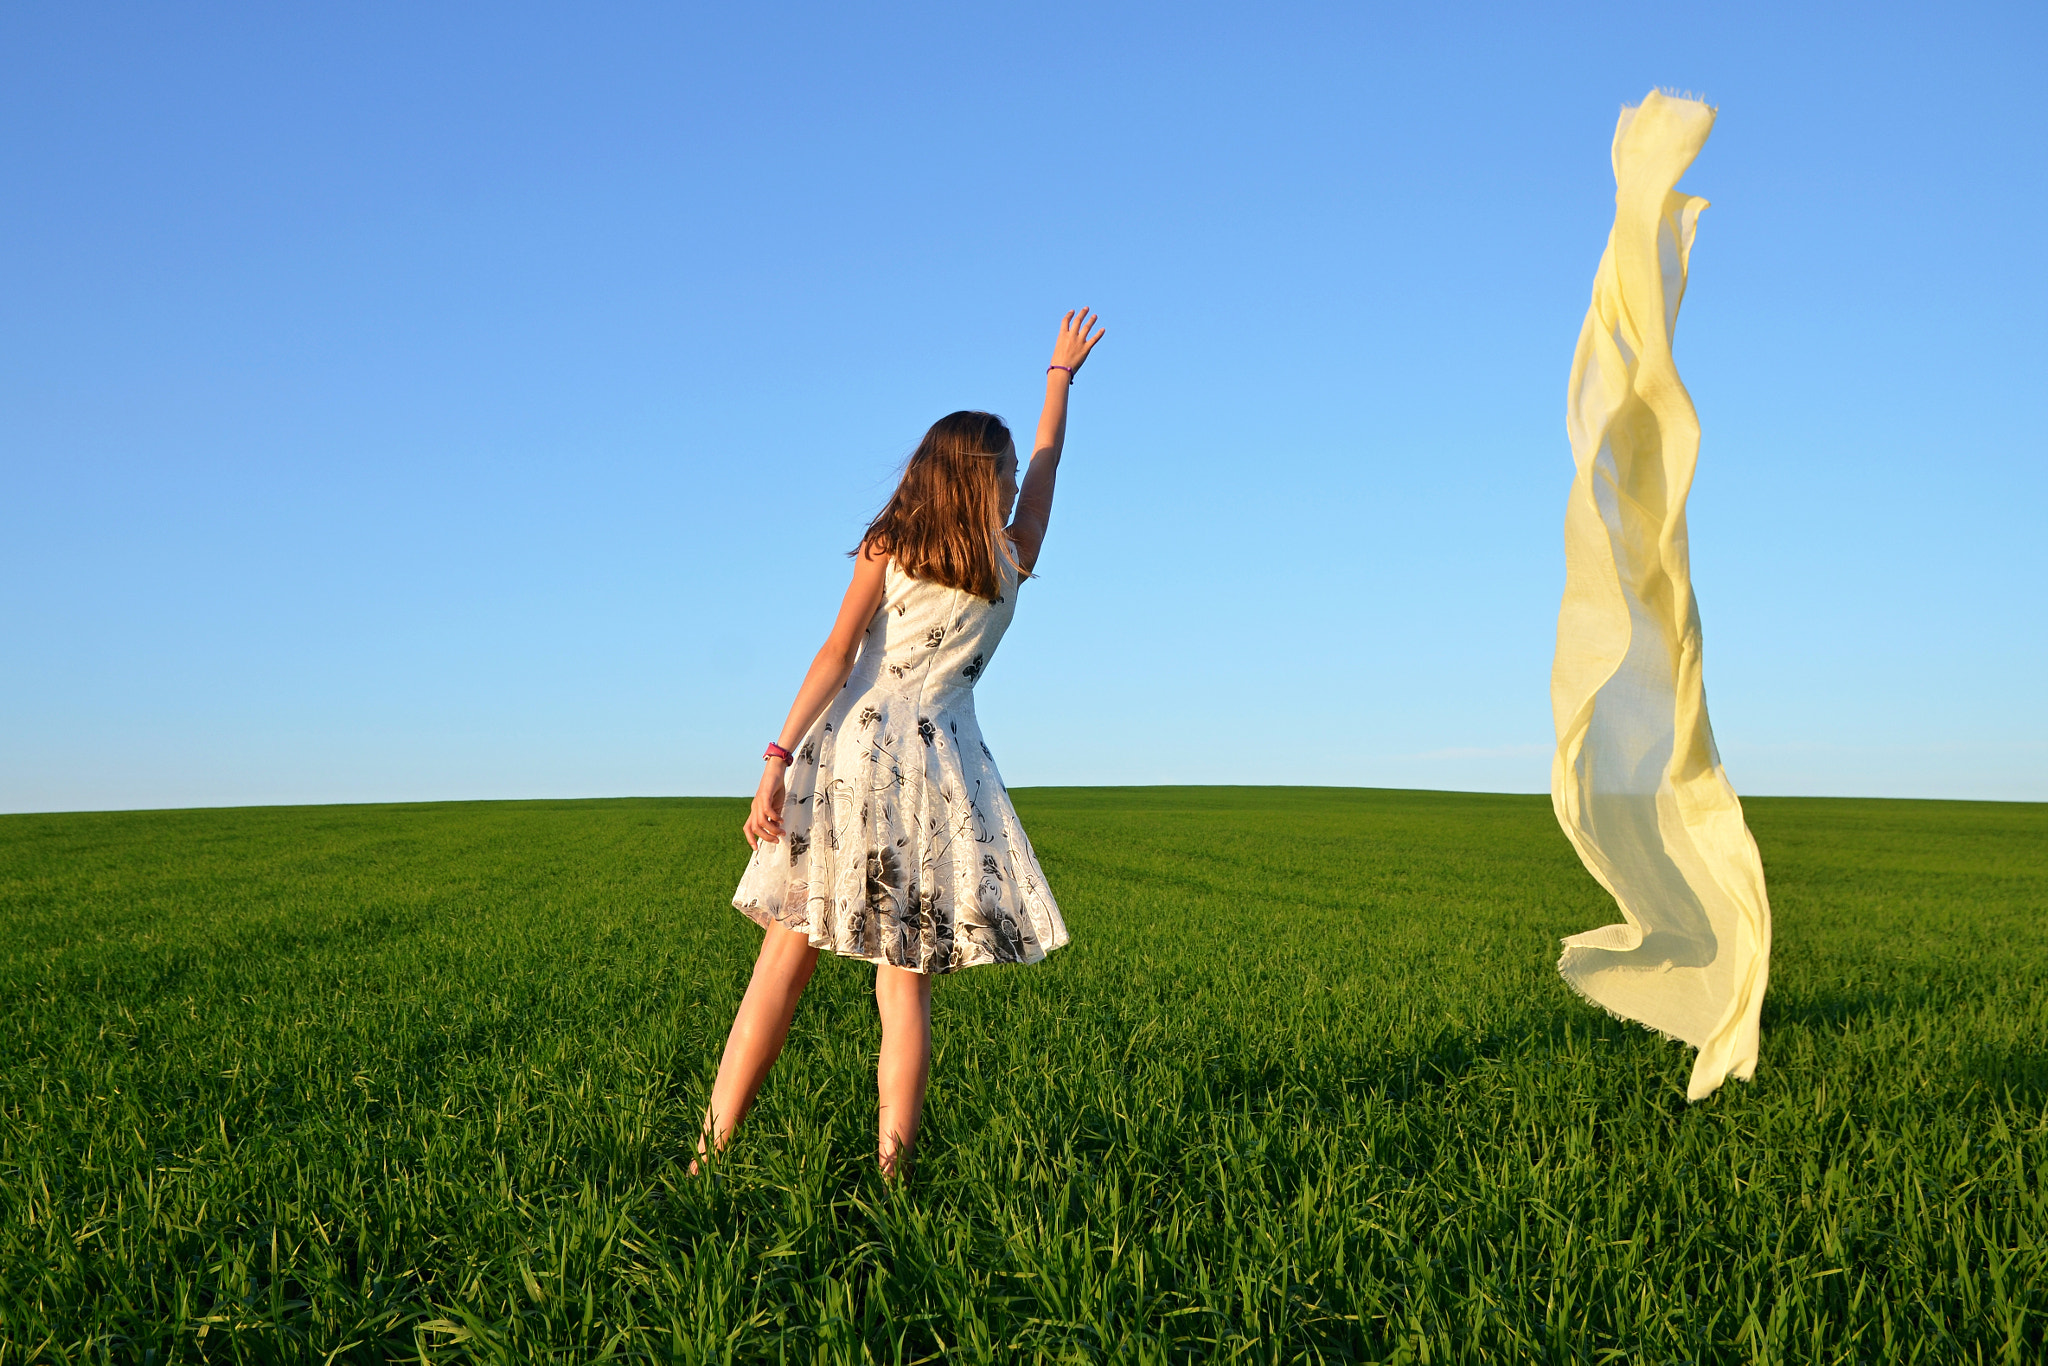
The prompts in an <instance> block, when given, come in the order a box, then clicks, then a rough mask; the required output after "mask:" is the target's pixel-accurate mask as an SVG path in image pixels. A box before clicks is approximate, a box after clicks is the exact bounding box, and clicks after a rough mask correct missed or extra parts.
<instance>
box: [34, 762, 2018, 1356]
mask: <svg viewBox="0 0 2048 1366" xmlns="http://www.w3.org/2000/svg"><path fill="white" fill-rule="evenodd" d="M1015 795H1016V799H1017V805H1018V808H1019V809H1020V811H1021V812H1022V814H1023V817H1024V819H1025V822H1026V823H1027V825H1028V826H1029V827H1030V829H1031V831H1032V833H1033V836H1034V839H1035V840H1036V842H1037V844H1038V848H1039V853H1040V856H1041V859H1042V861H1043V863H1044V866H1045V868H1046V871H1047V873H1048V875H1049V876H1050V878H1051V879H1052V881H1053V885H1054V888H1055V890H1056V891H1057V892H1058V894H1059V896H1060V900H1061V903H1062V905H1063V907H1064V908H1065V911H1066V914H1067V918H1068V922H1069V924H1070V926H1071V928H1072V930H1073V933H1074V943H1073V945H1072V946H1071V947H1069V948H1067V949H1064V950H1061V951H1060V952H1059V953H1057V954H1055V955H1054V956H1053V957H1052V958H1051V959H1050V960H1049V961H1048V962H1047V963H1045V964H1043V965H1041V966H1038V967H1034V968H1028V969H1017V968H983V969H977V970H974V971H971V972H968V973H965V974H963V975H961V976H958V977H954V978H947V979H942V980H941V981H940V982H939V984H938V987H937V990H936V992H935V993H934V1007H933V1018H934V1032H935V1037H936V1044H937V1055H938V1056H937V1065H936V1071H935V1077H934V1081H933V1084H932V1090H931V1098H930V1102H929V1105H928V1107H927V1111H926V1130H925V1134H926V1139H925V1143H924V1147H923V1151H922V1154H921V1162H920V1166H919V1169H918V1172H917V1175H916V1177H915V1179H914V1181H913V1182H912V1183H911V1184H910V1185H909V1186H908V1187H907V1188H904V1189H892V1188H889V1187H886V1186H884V1185H883V1184H882V1183H881V1182H880V1181H879V1179H878V1178H877V1177H876V1176H875V1175H874V1173H873V1172H872V1170H871V1166H872V1151H873V1147H872V1145H873V1122H874V1090H873V1088H874V1080H873V1075H872V1067H873V1060H874V1054H875V1049H876V1044H877V1034H878V1029H877V1024H876V1019H875V1011H874V1005H873V997H872V995H871V982H872V977H873V971H872V969H870V968H868V967H866V966H864V965H860V964H856V963H848V962H839V961H832V962H827V963H825V964H823V965H821V967H820V969H819V972H818V976H817V979H816V981H815V983H814V985H813V986H812V988H811V991H810V994H809V996H808V997H807V998H806V1001H805V1003H804V1007H803V1010H802V1011H801V1012H800V1013H799V1015H798V1019H797V1025H796V1029H795V1032H794V1033H793V1034H792V1036H791V1041H790V1046H789V1050H788V1052H787V1053H786V1054H785V1055H784V1058H783V1061H782V1063H781V1065H780V1067H779V1069H778V1071H777V1072H776V1074H775V1076H774V1077H773V1078H771V1080H770V1082H769V1084H768V1089H767V1091H766V1092H765V1093H764V1095H763V1098H762V1103H761V1105H760V1106H759V1107H758V1108H757V1109H756V1111H755V1113H754V1115H753V1116H752V1117H751V1118H750V1119H749V1121H748V1123H747V1125H746V1127H745V1128H744V1129H743V1130H742V1132H741V1136H740V1138H739V1140H738V1142H737V1143H736V1144H735V1146H734V1148H733V1150H732V1152H731V1154H730V1155H729V1158H728V1160H727V1161H726V1162H725V1163H724V1166H723V1171H722V1175H721V1177H720V1178H719V1179H718V1180H716V1181H712V1180H705V1179H691V1178H688V1177H686V1176H684V1175H683V1170H682V1167H681V1162H682V1160H683V1159H684V1157H685V1154H686V1152H687V1150H688V1149H689V1147H690V1146H691V1144H692V1141H693V1138H694V1134H695V1125H696V1120H697V1115H698V1113H699V1111H700V1107H701V1106H702V1104H703V1098H704V1095H705V1093H706V1091H707V1089H708V1087H709V1084H710V1078H711V1074H712V1070H713V1068H714V1066H715V1063H716V1059H717V1052H718V1048H719V1046H720V1044H721V1042H722V1040H723V1036H724V1030H725V1026H726V1024H727V1022H728V1020H729V1018H730V1015H731V1010H732V1007H733V1005H734V1004H735V1002H736V1001H737V999H738V997H739V993H740V991H741V990H742V988H743V986H744V983H745V980H746V974H747V971H748V967H749V964H750V962H751V957H752V952H753V948H754V945H755V944H756V943H757V942H758V937H759V931H757V930H755V929H754V928H753V927H752V926H751V925H750V924H749V923H747V922H746V921H745V920H744V919H742V918H741V917H740V916H739V915H738V914H737V913H735V912H733V911H732V910H730V909H729V908H728V906H727V897H728V896H729V895H730V892H731V888H732V885H733V883H734V881H735V880H736V879H737V877H738V874H739V871H740V868H741V865H742V864H743V863H744V861H745V858H746V850H745V847H744V845H743V844H742V843H741V841H740V838H739V835H738V825H739V822H740V819H741V816H742V811H743V803H741V802H738V801H727V800H710V799H704V800H645V801H598V802H530V803H478V804H449V805H423V806H377V807H313V808H289V809H287V808H261V809H248V810H231V811H177V812H148V813H124V814H109V815H51V816H7V817H0V1366H14V1363H19V1362H26V1361H34V1360H44V1359H47V1360H52V1361H60V1360H61V1361H82V1360H91V1361H101V1360H105V1361H116V1362H146V1361H158V1362H168V1361H201V1360H205V1361H233V1360H249V1361H278V1360H291V1361H315V1362H324V1361H329V1360H333V1361H362V1362H382V1361H390V1360H400V1359H402V1360H406V1361H421V1360H425V1361H454V1360H494V1361H496V1360H502V1361H531V1360H541V1359H548V1360H565V1361H566V1360H578V1361H581V1360H598V1359H610V1358H617V1359H631V1360H663V1361H667V1360H681V1361H699V1360H738V1361H749V1360H762V1359H767V1360H778V1361H781V1360H786V1361H805V1362H811V1361H865V1360H874V1361H898V1360H903V1361H909V1360H920V1359H932V1358H934V1357H936V1356H941V1355H943V1356H944V1357H945V1358H947V1359H951V1360H963V1361H973V1360H1000V1361H1012V1360H1048V1361H1053V1360H1062V1361H1064V1360H1076V1361H1118V1362H1124V1361H1132V1362H1139V1361H1152V1360H1161V1361H1165V1360H1173V1361H1179V1360H1233V1361H1234V1360H1244V1361H1261V1362H1263V1361H1295V1360H1404V1361H1418V1362H1420V1361H1428V1362H1456V1361H1477V1360H1510V1361H1520V1360H1555V1361H1609V1360H1628V1361H1645V1362H1649V1361H1656V1362H1667V1361H1681V1360H1690V1361H1703V1362H1704V1361H1747V1360H1787V1361H1844V1362H1848V1361H1859V1362H1891V1361H1914V1360H1925V1361H1958V1360H1968V1361H1986V1362H1990V1361H2000V1362H2038V1361H2041V1360H2043V1359H2044V1328H2048V919H2044V913H2048V806H2042V805H2022V804H1994V803H1982V804H1977V803H1955V802H1896V801H1887V802H1880V801H1838V800H1795V799H1777V800H1770V799H1760V800H1753V801H1751V802H1750V803H1749V812H1750V818H1751V825H1752V828H1753V829H1754V830H1755V832H1756V836H1757V839H1758V842H1759V844H1760V845H1761V846H1762V849H1763V853H1764V861H1765V864H1766V866H1767V868H1768V871H1769V875H1770V879H1771V893H1772V899H1773V904H1774V910H1775V913H1776V925H1777V947H1776V956H1775V960H1774V963H1773V968H1772V985H1771V994H1770V997H1769V1000H1768V1001H1767V1003H1766V1005H1765V1007H1764V1039H1763V1061H1762V1065H1761V1067H1760V1069H1759V1071H1758V1074H1757V1079H1756V1081H1755V1082H1754V1083H1752V1084H1749V1085H1743V1084H1739V1083H1730V1084H1729V1085H1728V1086H1727V1087H1726V1088H1725V1089H1724V1090H1723V1091H1722V1092H1721V1093H1720V1094H1719V1095H1718V1096H1716V1097H1714V1098H1713V1099H1711V1100H1709V1101H1707V1102H1705V1103H1702V1104H1700V1105H1696V1106H1690V1107H1688V1106H1687V1105H1686V1104H1685V1101H1684V1098H1683V1092H1684V1085H1685V1078H1686V1074H1687V1071H1688V1068H1689V1065H1690V1053H1689V1052H1688V1050H1686V1049H1684V1048H1682V1047H1680V1046H1678V1045H1675V1044H1671V1043H1667V1042H1664V1041H1662V1040H1660V1039H1658V1038H1657V1037H1655V1036H1653V1035H1651V1034H1649V1033H1647V1032H1645V1031H1643V1030H1641V1029H1639V1028H1636V1027H1634V1026H1631V1025H1626V1024H1622V1023H1620V1022H1617V1021H1615V1020H1613V1019H1610V1018H1608V1017H1607V1016H1605V1015H1603V1014H1601V1013H1600V1012H1599V1011H1597V1010H1595V1009H1593V1008H1591V1007H1589V1006H1587V1005H1585V1004H1583V1003H1582V1002H1581V1001H1579V1000H1578V999H1577V998H1576V997H1574V996H1573V995H1572V993H1571V992H1570V991H1569V990H1568V989H1567V988H1566V987H1565V986H1564V985H1563V984H1562V983H1561V982H1560V981H1559V980H1558V978H1557V976H1556V973H1555V970H1554V966H1553V965H1554V962H1555V959H1556V955H1557V939H1558V937H1559V936H1560V935H1563V934H1568V933H1572V932H1574V931H1578V930H1583V929H1589V928H1591V927H1593V926H1595V925H1599V924H1603V923H1606V922H1607V921H1608V920H1610V919H1612V918H1614V917H1613V915H1612V909H1611V903H1609V902H1608V901H1607V900H1606V898H1605V895H1604V894H1603V893H1602V892H1600V891H1599V889H1598V888H1597V887H1596V886H1595V885H1594V884H1593V883H1592V881H1591V880H1590V879H1589V878H1587V877H1586V876H1585V874H1584V873H1583V872H1581V871H1580V869H1579V868H1578V865H1577V863H1576V860H1575V859H1574V857H1573V855H1572V853H1571V851H1570V849H1569V847H1568V846H1567V845H1566V843H1565V841H1564V839H1563V837H1562V836H1561V835H1560V834H1559V832H1558V830H1557V828H1556V826H1555V823H1554V822H1553V820H1552V818H1551V815H1550V809H1549V804H1548V802H1547V800H1546V799H1544V798H1541V797H1533V798H1532V797H1502V796H1476V795H1460V794H1449V793H1424V792H1382V791H1370V790H1352V789H1322V790H1317V789H1262V788H1133V789H1115V790H1112V789H1070V790H1051V789H1041V790H1035V791H1029V790H1027V791H1019V792H1017V793H1016V794H1015Z"/></svg>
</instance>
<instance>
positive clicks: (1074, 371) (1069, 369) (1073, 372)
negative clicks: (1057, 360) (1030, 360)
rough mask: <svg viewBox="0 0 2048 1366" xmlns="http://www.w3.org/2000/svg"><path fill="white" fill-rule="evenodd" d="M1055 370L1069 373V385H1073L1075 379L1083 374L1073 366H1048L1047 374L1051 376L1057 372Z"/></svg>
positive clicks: (1046, 368)
mask: <svg viewBox="0 0 2048 1366" xmlns="http://www.w3.org/2000/svg"><path fill="white" fill-rule="evenodd" d="M1055 370H1064V371H1066V372H1067V383H1069V384H1072V383H1073V382H1074V377H1075V376H1076V375H1078V374H1080V373H1081V372H1080V371H1079V370H1078V369H1076V368H1075V367H1073V366H1071V365H1048V366H1046V367H1045V373H1047V374H1048V375H1049V374H1051V373H1052V372H1053V371H1055Z"/></svg>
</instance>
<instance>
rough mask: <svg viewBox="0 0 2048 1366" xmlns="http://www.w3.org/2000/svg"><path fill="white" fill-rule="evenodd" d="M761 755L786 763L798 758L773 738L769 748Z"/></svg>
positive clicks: (764, 757)
mask: <svg viewBox="0 0 2048 1366" xmlns="http://www.w3.org/2000/svg"><path fill="white" fill-rule="evenodd" d="M761 757H762V758H763V759H780V760H782V762H783V763H785V764H786V763H790V762H792V761H793V760H794V759H795V758H796V756H795V755H794V754H791V753H790V752H789V751H788V750H786V749H784V748H783V747H782V746H781V745H778V744H776V743H775V742H774V741H772V740H771V741H769V742H768V748H767V750H766V751H765V752H763V753H762V755H761Z"/></svg>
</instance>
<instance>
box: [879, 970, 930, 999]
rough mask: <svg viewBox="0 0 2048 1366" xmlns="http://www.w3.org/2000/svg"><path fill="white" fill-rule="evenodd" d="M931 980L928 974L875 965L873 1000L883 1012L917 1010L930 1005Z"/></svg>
mask: <svg viewBox="0 0 2048 1366" xmlns="http://www.w3.org/2000/svg"><path fill="white" fill-rule="evenodd" d="M931 999H932V979H931V975H930V974H929V973H923V972H913V971H912V970H911V969H909V968H899V967H892V966H890V965H889V964H887V963H878V964H876V965H875V1000H876V1001H877V1002H878V1003H880V1005H881V1007H882V1008H883V1009H884V1010H892V1009H895V1010H902V1009H908V1010H917V1009H923V1008H926V1007H928V1006H929V1005H930V1003H931Z"/></svg>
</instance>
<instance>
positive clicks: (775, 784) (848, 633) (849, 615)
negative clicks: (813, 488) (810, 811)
mask: <svg viewBox="0 0 2048 1366" xmlns="http://www.w3.org/2000/svg"><path fill="white" fill-rule="evenodd" d="M888 568H889V555H888V552H887V551H877V550H875V549H874V548H873V547H872V546H865V545H864V546H862V547H861V548H860V554H859V555H858V556H856V557H855V558H854V562H853V582H852V583H850V584H848V585H847V586H846V597H845V599H844V600H842V601H841V602H840V604H839V619H838V620H837V621H835V622H833V623H832V634H831V635H829V636H827V637H826V638H825V643H824V645H823V646H821V647H820V648H819V650H818V654H817V657H816V658H815V659H813V660H812V661H811V667H810V671H809V672H807V673H806V674H805V675H804V681H803V686H802V687H800V688H798V689H797V690H796V701H794V702H792V703H790V706H789V719H788V720H786V721H784V722H783V723H782V731H781V733H780V734H778V735H777V736H776V737H775V743H776V744H777V745H779V746H781V747H782V748H783V749H788V750H793V749H795V748H796V747H797V744H798V743H799V742H800V741H802V739H803V738H804V735H805V733H806V732H807V731H809V730H810V728H811V723H812V722H814V721H816V720H817V719H818V718H819V717H820V716H822V715H824V712H825V708H826V707H828V706H830V705H831V703H832V696H833V694H834V693H837V692H838V691H839V690H840V689H841V688H843V687H845V686H846V678H847V675H848V674H851V673H852V672H853V662H854V660H855V659H857V658H859V656H860V638H861V636H863V635H864V634H866V632H867V629H868V623H869V622H871V621H873V620H874V619H875V613H876V611H878V610H879V609H880V608H881V606H882V577H883V574H884V572H885V571H886V570H887V569H888ZM788 767H789V766H788V765H787V764H785V763H784V762H783V761H782V760H780V759H773V758H771V759H764V760H763V761H762V770H761V784H760V786H759V787H757V788H755V789H754V806H753V809H752V810H751V811H749V812H748V813H747V823H746V825H745V826H744V827H742V828H743V829H745V830H746V832H747V843H748V844H751V845H755V846H757V847H758V846H759V844H760V843H761V842H762V841H764V840H765V841H767V842H768V843H769V844H780V843H781V842H782V798H783V793H784V785H783V777H784V775H785V774H786V773H787V772H788Z"/></svg>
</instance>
